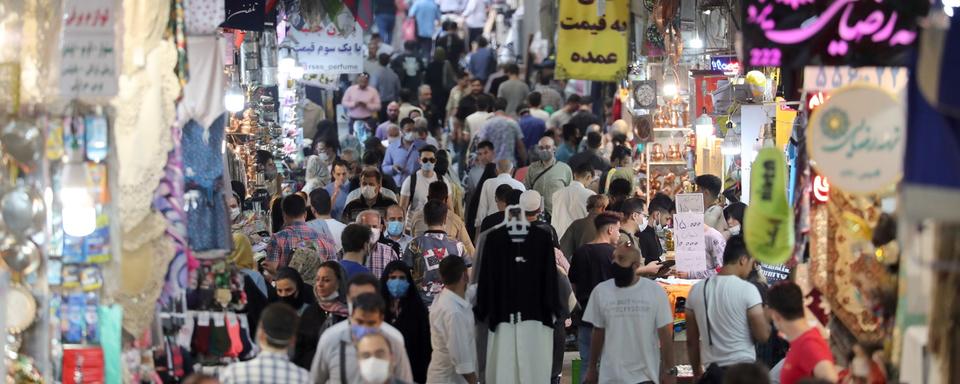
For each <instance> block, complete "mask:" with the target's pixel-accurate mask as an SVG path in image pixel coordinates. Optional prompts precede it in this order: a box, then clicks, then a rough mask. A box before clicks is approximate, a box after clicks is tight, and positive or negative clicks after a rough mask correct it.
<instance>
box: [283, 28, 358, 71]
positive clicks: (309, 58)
mask: <svg viewBox="0 0 960 384" xmlns="http://www.w3.org/2000/svg"><path fill="white" fill-rule="evenodd" d="M286 40H287V41H289V44H290V45H291V46H293V47H294V49H295V50H296V51H297V59H298V62H299V64H300V66H302V67H303V69H304V73H306V74H321V75H327V76H332V75H339V74H343V73H348V74H350V73H361V72H363V50H364V47H363V29H361V28H360V24H359V23H357V24H356V25H355V28H353V31H352V32H350V33H349V34H348V35H341V34H340V32H339V31H338V30H337V28H336V27H333V25H332V24H331V25H329V26H327V27H325V28H320V30H318V31H309V32H308V31H300V30H297V29H291V30H290V31H289V32H288V33H287V36H286Z"/></svg>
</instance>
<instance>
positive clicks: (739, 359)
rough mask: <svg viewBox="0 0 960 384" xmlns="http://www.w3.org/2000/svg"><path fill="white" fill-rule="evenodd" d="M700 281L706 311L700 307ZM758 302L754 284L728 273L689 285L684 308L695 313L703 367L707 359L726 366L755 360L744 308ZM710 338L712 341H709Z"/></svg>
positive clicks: (708, 363)
mask: <svg viewBox="0 0 960 384" xmlns="http://www.w3.org/2000/svg"><path fill="white" fill-rule="evenodd" d="M704 285H707V288H706V289H707V295H706V299H707V303H706V304H707V309H709V310H710V311H709V313H708V312H707V310H706V309H705V308H704V302H703V299H704V295H703V289H704V288H703V287H704ZM761 302H762V301H761V299H760V291H758V290H757V287H756V286H754V285H753V284H751V283H750V282H748V281H746V280H743V279H741V278H739V277H737V276H732V275H717V276H714V277H711V278H709V279H707V280H704V281H701V282H699V283H697V284H695V285H694V286H693V287H692V288H690V294H689V296H688V297H687V308H689V309H691V310H693V313H694V314H696V317H697V329H698V330H699V331H700V351H701V352H700V354H701V356H702V360H703V366H704V367H706V366H708V365H710V364H711V363H717V365H719V366H721V367H726V366H729V365H733V364H737V363H752V362H755V361H756V360H757V354H756V350H755V349H754V343H753V336H752V335H751V334H750V323H749V322H748V321H747V310H748V309H750V308H753V307H754V306H757V305H760V304H761ZM708 315H709V319H710V321H709V327H710V328H709V333H708V330H707V327H708V322H707V317H708ZM708 335H709V336H708ZM711 338H712V339H713V345H710V339H711Z"/></svg>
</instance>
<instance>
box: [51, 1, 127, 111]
mask: <svg viewBox="0 0 960 384" xmlns="http://www.w3.org/2000/svg"><path fill="white" fill-rule="evenodd" d="M119 9H120V7H118V6H117V4H116V1H114V0H67V2H66V4H64V12H65V15H64V19H63V39H62V45H61V46H60V95H61V96H63V97H67V98H76V97H101V96H113V95H116V94H117V79H118V77H119V75H120V73H119V69H118V67H117V57H118V56H119V55H120V53H119V47H118V46H117V44H116V36H115V35H114V28H115V27H116V17H117V14H116V13H115V12H116V11H117V10H119ZM121 16H122V15H121Z"/></svg>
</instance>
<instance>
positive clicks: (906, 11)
mask: <svg viewBox="0 0 960 384" xmlns="http://www.w3.org/2000/svg"><path fill="white" fill-rule="evenodd" d="M928 8H929V4H928V2H926V1H901V0H873V1H865V0H778V1H768V0H744V2H743V7H742V9H743V54H744V62H745V64H746V65H748V66H754V67H788V68H797V69H799V68H802V67H803V66H804V65H806V64H808V63H813V62H819V63H821V64H824V65H854V66H865V65H876V66H891V65H904V64H905V63H906V60H907V54H908V53H909V50H910V48H911V47H912V46H913V44H914V43H915V41H916V39H917V20H918V19H920V17H921V16H923V15H926V14H927V9H928Z"/></svg>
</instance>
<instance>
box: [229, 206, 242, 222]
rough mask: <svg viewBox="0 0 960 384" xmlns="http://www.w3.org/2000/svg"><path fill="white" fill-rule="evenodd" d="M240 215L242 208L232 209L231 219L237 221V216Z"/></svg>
mask: <svg viewBox="0 0 960 384" xmlns="http://www.w3.org/2000/svg"><path fill="white" fill-rule="evenodd" d="M238 217H240V208H239V207H237V208H233V209H231V210H230V220H231V221H237V218H238Z"/></svg>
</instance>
